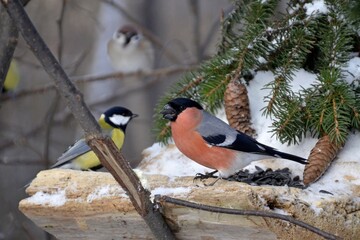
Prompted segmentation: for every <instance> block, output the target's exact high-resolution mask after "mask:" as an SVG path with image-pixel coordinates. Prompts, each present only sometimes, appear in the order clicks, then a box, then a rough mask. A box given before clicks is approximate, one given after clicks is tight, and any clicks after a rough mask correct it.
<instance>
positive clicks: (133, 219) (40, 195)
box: [19, 169, 360, 240]
mask: <svg viewBox="0 0 360 240" xmlns="http://www.w3.org/2000/svg"><path fill="white" fill-rule="evenodd" d="M141 178H142V182H143V184H144V186H145V187H146V188H147V189H148V190H149V191H151V193H152V197H153V196H154V195H155V194H162V195H168V196H171V197H174V198H179V199H184V200H188V201H191V202H196V203H202V204H206V205H211V206H217V207H225V208H231V209H243V210H264V211H271V212H277V213H282V214H286V215H291V216H293V217H294V218H296V219H298V220H301V221H304V222H306V223H308V224H311V225H313V226H315V227H317V228H319V229H321V230H323V231H327V232H330V233H332V234H335V235H338V236H341V237H342V238H344V239H356V238H357V237H358V236H360V220H359V219H360V214H359V213H360V211H359V210H360V203H359V201H356V199H354V198H347V197H341V196H340V197H334V196H333V195H329V194H325V193H313V194H317V195H319V196H320V198H319V201H316V202H311V203H309V201H306V200H304V198H303V199H302V198H301V196H302V195H303V191H304V190H303V189H298V188H290V187H273V186H250V185H248V184H245V183H240V182H229V181H225V180H219V181H218V182H217V183H216V184H215V185H214V186H204V185H203V184H201V182H194V181H193V177H178V178H171V179H169V178H168V177H166V176H163V175H143V176H142V177H141ZM211 181H213V179H211ZM359 190H360V186H357V188H356V189H354V191H357V193H359V192H360V191H359ZM26 192H27V193H28V194H29V196H30V197H28V198H26V199H23V200H22V201H21V202H20V204H19V209H20V211H21V212H23V213H24V214H25V215H26V216H27V217H28V218H30V219H31V220H32V221H33V222H34V223H36V224H37V225H38V226H39V227H41V228H42V229H44V230H45V231H47V232H49V233H50V234H52V235H54V236H55V237H56V238H57V239H96V240H100V239H125V238H126V239H153V238H154V237H153V235H152V233H151V232H150V230H149V229H148V227H147V225H146V224H145V222H144V221H143V220H142V218H141V217H140V216H139V215H138V214H137V212H136V211H135V209H134V207H133V206H132V204H131V202H130V200H129V198H128V197H127V195H126V194H125V192H124V191H123V190H122V188H121V187H120V186H119V185H118V184H117V182H116V181H115V180H114V178H113V177H112V176H111V174H109V173H106V172H81V171H73V170H62V169H53V170H46V171H42V172H40V173H39V174H38V175H37V177H36V178H35V179H34V180H33V182H32V183H31V185H30V186H29V187H28V188H27V189H26ZM310 194H311V193H310ZM358 196H359V195H358ZM162 210H163V214H164V216H165V218H166V220H167V222H168V224H169V225H170V227H171V228H172V230H173V231H174V233H175V234H176V237H177V238H178V239H202V240H205V239H206V240H210V239H269V240H270V239H322V238H321V237H319V236H318V235H316V234H315V233H313V232H310V231H308V230H306V229H304V228H301V227H299V226H295V225H293V224H290V223H288V222H285V221H282V220H278V219H271V218H263V217H256V216H238V215H227V214H223V213H211V212H205V211H202V210H198V209H192V208H187V207H182V206H177V205H173V204H170V203H165V204H163V205H162Z"/></svg>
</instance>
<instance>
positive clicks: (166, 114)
mask: <svg viewBox="0 0 360 240" xmlns="http://www.w3.org/2000/svg"><path fill="white" fill-rule="evenodd" d="M160 113H161V114H162V115H163V118H165V119H168V120H170V121H174V120H175V119H176V115H177V113H176V111H175V109H174V108H172V107H171V106H170V105H169V104H166V105H165V106H164V108H163V110H162V111H161V112H160Z"/></svg>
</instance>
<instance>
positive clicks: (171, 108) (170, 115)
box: [160, 98, 203, 121]
mask: <svg viewBox="0 0 360 240" xmlns="http://www.w3.org/2000/svg"><path fill="white" fill-rule="evenodd" d="M191 107H195V108H197V109H199V110H202V109H203V108H202V106H201V105H200V104H199V103H197V102H195V101H193V100H191V99H189V98H175V99H173V100H171V101H169V102H168V103H167V104H166V105H165V106H164V108H163V110H162V111H161V112H160V113H161V114H163V117H164V118H165V119H168V120H170V121H175V120H176V118H177V116H178V115H179V114H180V113H181V112H182V111H184V110H185V109H186V108H191Z"/></svg>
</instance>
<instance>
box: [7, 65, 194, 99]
mask: <svg viewBox="0 0 360 240" xmlns="http://www.w3.org/2000/svg"><path fill="white" fill-rule="evenodd" d="M197 67H198V66H197V65H191V66H174V67H167V68H159V69H155V70H153V71H150V72H133V73H122V72H116V73H110V74H104V75H97V76H96V75H95V76H79V77H72V78H71V80H72V81H73V82H75V83H76V84H82V83H91V82H96V81H105V80H124V79H127V78H128V77H139V78H141V77H157V78H162V79H161V81H162V80H165V79H166V78H165V77H166V76H170V75H172V74H177V73H181V72H186V71H191V70H195V69H196V68H197ZM55 89H56V88H55V85H54V84H47V85H45V86H41V87H38V88H33V89H26V90H23V91H20V92H17V93H14V94H12V96H7V95H3V96H1V97H0V100H2V101H3V102H5V101H9V100H14V99H19V98H22V97H26V96H29V95H33V94H41V93H45V92H47V91H51V90H55Z"/></svg>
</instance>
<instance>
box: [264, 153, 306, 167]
mask: <svg viewBox="0 0 360 240" xmlns="http://www.w3.org/2000/svg"><path fill="white" fill-rule="evenodd" d="M269 153H270V154H271V155H272V156H274V157H278V158H284V159H287V160H291V161H294V162H298V163H301V164H307V163H308V162H307V159H305V158H302V157H299V156H295V155H292V154H289V153H284V152H279V151H276V150H272V151H270V152H269Z"/></svg>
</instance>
